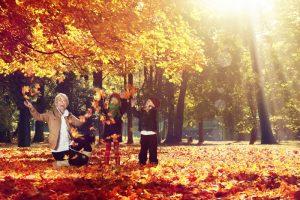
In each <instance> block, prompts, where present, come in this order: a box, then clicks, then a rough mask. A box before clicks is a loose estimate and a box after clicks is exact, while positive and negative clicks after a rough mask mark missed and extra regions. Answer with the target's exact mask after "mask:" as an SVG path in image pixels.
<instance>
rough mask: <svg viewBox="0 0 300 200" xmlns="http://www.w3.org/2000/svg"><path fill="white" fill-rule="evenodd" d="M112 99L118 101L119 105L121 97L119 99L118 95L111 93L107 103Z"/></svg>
mask: <svg viewBox="0 0 300 200" xmlns="http://www.w3.org/2000/svg"><path fill="white" fill-rule="evenodd" d="M112 98H116V99H118V101H119V104H120V105H121V97H120V95H119V94H118V93H112V94H111V95H110V97H109V103H110V102H111V99H112Z"/></svg>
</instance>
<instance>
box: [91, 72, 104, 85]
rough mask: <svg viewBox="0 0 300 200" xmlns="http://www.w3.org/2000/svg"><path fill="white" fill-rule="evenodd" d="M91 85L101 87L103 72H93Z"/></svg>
mask: <svg viewBox="0 0 300 200" xmlns="http://www.w3.org/2000/svg"><path fill="white" fill-rule="evenodd" d="M93 86H94V87H97V88H102V87H103V72H102V70H99V71H97V72H93Z"/></svg>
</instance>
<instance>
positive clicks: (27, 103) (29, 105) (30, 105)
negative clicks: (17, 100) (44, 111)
mask: <svg viewBox="0 0 300 200" xmlns="http://www.w3.org/2000/svg"><path fill="white" fill-rule="evenodd" d="M24 105H25V106H26V107H27V108H29V109H31V108H33V105H32V104H31V103H30V102H29V101H28V100H26V101H24Z"/></svg>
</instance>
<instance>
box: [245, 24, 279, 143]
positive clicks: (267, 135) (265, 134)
mask: <svg viewBox="0 0 300 200" xmlns="http://www.w3.org/2000/svg"><path fill="white" fill-rule="evenodd" d="M249 26H250V29H251V30H250V53H251V58H252V68H253V71H254V73H255V75H256V79H257V93H256V99H257V109H258V115H259V122H260V128H261V144H277V142H276V140H275V137H274V135H273V133H272V129H271V123H270V119H269V113H268V110H267V105H266V101H265V92H264V87H263V81H262V74H261V70H260V65H259V55H258V53H257V48H256V46H255V45H256V40H255V35H254V34H253V30H252V27H251V24H250V25H249Z"/></svg>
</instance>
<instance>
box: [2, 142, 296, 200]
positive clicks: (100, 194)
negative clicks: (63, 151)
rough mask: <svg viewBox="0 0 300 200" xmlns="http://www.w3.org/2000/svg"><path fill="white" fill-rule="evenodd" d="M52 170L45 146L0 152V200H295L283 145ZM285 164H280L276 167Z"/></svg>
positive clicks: (290, 152)
mask: <svg viewBox="0 0 300 200" xmlns="http://www.w3.org/2000/svg"><path fill="white" fill-rule="evenodd" d="M103 151H104V146H100V147H96V149H95V151H94V152H93V156H92V158H91V160H90V164H89V165H88V166H84V167H81V168H76V167H64V168H53V167H52V165H51V162H52V161H54V160H53V159H52V156H51V154H50V150H49V149H48V148H47V147H46V145H44V146H42V147H41V146H40V147H33V148H31V149H29V148H23V149H20V148H16V147H11V148H2V149H0V168H1V172H0V199H8V198H10V199H24V198H26V199H88V200H93V199H122V200H131V199H132V200H133V199H215V198H222V199H254V198H256V199H272V198H282V199H299V197H300V189H299V186H300V176H299V174H300V159H299V158H300V155H299V154H297V153H295V149H293V148H291V147H287V146H248V145H216V146H194V147H191V146H188V147H183V146H172V147H159V154H158V155H159V159H160V163H159V165H158V166H151V165H148V166H146V167H140V166H139V165H138V164H137V154H138V151H139V147H138V146H122V147H121V151H122V159H121V162H122V163H121V164H122V165H121V167H116V166H114V164H113V162H111V163H112V165H111V166H103V165H102V159H103V157H102V156H103ZM282 160H284V162H282Z"/></svg>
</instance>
